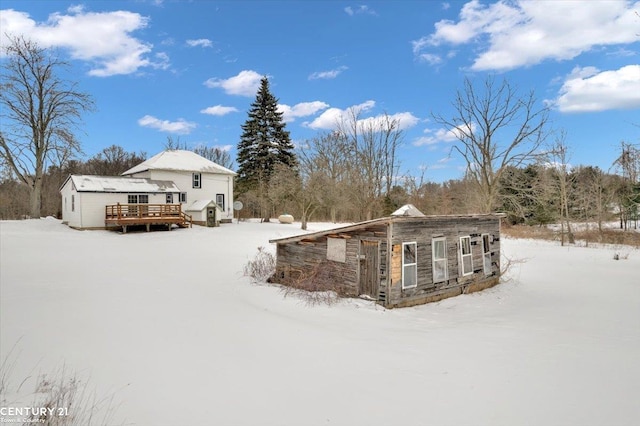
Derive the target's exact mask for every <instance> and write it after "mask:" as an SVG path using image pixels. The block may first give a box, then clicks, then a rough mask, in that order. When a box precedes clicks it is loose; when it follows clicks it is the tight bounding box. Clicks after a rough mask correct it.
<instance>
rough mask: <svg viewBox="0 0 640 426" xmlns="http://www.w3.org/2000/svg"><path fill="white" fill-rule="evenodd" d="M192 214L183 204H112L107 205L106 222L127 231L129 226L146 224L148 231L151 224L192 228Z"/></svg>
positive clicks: (107, 224) (169, 227)
mask: <svg viewBox="0 0 640 426" xmlns="http://www.w3.org/2000/svg"><path fill="white" fill-rule="evenodd" d="M192 222H193V221H192V217H191V215H188V214H186V213H185V212H183V211H182V204H112V205H108V206H105V218H104V223H105V225H106V226H107V227H108V226H121V227H122V232H125V233H126V232H127V227H128V226H135V225H145V226H146V227H147V231H149V230H150V229H151V225H166V226H167V228H168V229H169V230H171V227H172V226H173V225H178V226H180V227H182V228H187V227H189V228H191V226H192Z"/></svg>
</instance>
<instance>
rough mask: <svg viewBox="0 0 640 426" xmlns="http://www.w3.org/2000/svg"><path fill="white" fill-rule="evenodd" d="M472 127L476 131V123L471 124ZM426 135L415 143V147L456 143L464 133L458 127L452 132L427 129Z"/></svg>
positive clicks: (440, 129) (442, 129)
mask: <svg viewBox="0 0 640 426" xmlns="http://www.w3.org/2000/svg"><path fill="white" fill-rule="evenodd" d="M470 127H471V131H474V130H475V129H476V125H475V123H471V125H470ZM466 131H468V130H466ZM424 133H425V136H421V137H419V138H417V139H416V140H414V141H413V145H414V146H430V145H436V144H439V143H442V142H445V143H448V142H455V141H457V140H459V137H460V136H462V133H463V131H462V130H461V129H460V127H458V128H456V129H450V130H449V129H445V128H439V129H436V130H433V129H425V130H424Z"/></svg>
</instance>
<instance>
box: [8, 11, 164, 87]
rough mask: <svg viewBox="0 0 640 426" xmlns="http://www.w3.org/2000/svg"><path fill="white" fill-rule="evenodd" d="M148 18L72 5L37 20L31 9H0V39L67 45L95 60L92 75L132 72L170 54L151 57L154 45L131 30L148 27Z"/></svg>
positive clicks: (74, 54)
mask: <svg viewBox="0 0 640 426" xmlns="http://www.w3.org/2000/svg"><path fill="white" fill-rule="evenodd" d="M148 23H149V19H148V18H146V17H144V16H142V15H140V14H138V13H134V12H128V11H122V10H119V11H113V12H99V13H92V12H85V11H84V9H83V8H82V7H81V6H73V7H71V8H69V9H68V10H67V12H66V14H64V13H53V14H51V15H49V18H48V20H47V21H46V22H40V23H38V22H36V21H35V20H33V19H32V18H31V17H30V16H29V14H28V13H25V12H19V11H15V10H13V9H6V10H2V13H0V28H2V34H0V43H1V44H3V45H5V44H6V43H7V40H6V35H5V34H10V35H12V36H18V35H22V36H25V37H27V38H29V39H31V40H33V41H35V42H37V43H38V44H39V45H40V46H42V47H45V48H48V47H60V48H64V49H67V50H68V51H69V52H70V54H71V57H72V58H73V59H78V60H82V61H87V62H90V63H92V64H93V68H92V69H91V70H90V71H89V74H90V75H94V76H98V77H108V76H112V75H119V74H131V73H134V72H136V71H138V70H139V69H140V68H144V67H156V68H165V67H166V64H167V63H168V57H166V55H165V57H164V58H162V61H161V62H160V63H158V62H155V61H153V60H152V59H150V58H149V56H148V55H149V54H150V52H151V51H152V48H153V45H151V44H150V43H145V42H143V41H141V40H139V39H137V38H135V37H132V36H131V33H133V32H135V31H137V30H141V29H143V28H146V27H147V25H148Z"/></svg>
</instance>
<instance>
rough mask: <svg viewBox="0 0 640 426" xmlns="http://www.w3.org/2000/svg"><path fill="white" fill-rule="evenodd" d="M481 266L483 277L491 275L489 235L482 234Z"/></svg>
mask: <svg viewBox="0 0 640 426" xmlns="http://www.w3.org/2000/svg"><path fill="white" fill-rule="evenodd" d="M482 266H483V269H484V274H485V275H491V244H490V241H489V234H482Z"/></svg>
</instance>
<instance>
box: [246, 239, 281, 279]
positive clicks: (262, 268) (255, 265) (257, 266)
mask: <svg viewBox="0 0 640 426" xmlns="http://www.w3.org/2000/svg"><path fill="white" fill-rule="evenodd" d="M275 271H276V258H275V256H274V255H273V254H271V253H269V252H268V251H266V250H265V249H264V247H258V253H256V255H255V256H254V258H253V259H252V260H250V261H249V262H247V264H246V265H245V266H244V275H245V276H248V277H251V280H252V281H253V282H254V283H265V282H267V280H268V279H269V278H271V277H272V276H273V274H274V272H275Z"/></svg>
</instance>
